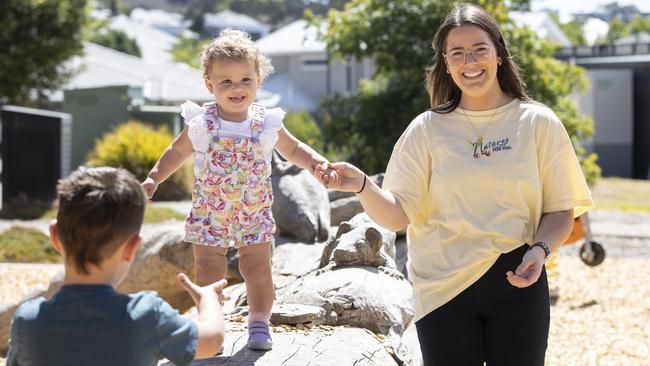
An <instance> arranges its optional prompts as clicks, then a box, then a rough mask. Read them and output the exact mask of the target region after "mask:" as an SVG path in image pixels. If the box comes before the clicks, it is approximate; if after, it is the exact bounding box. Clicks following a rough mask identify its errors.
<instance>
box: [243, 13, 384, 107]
mask: <svg viewBox="0 0 650 366" xmlns="http://www.w3.org/2000/svg"><path fill="white" fill-rule="evenodd" d="M256 44H257V47H258V48H259V49H260V51H261V52H262V53H264V54H266V55H268V56H269V57H270V58H271V62H272V63H273V67H274V68H275V72H274V73H273V74H271V76H270V77H269V79H268V80H266V81H265V82H264V85H263V87H264V89H265V90H268V91H269V92H272V93H275V94H279V95H280V100H279V102H278V105H279V106H280V107H282V108H284V109H287V110H307V111H314V110H315V109H316V108H317V107H318V104H319V101H320V99H321V98H322V97H324V96H328V95H333V94H335V93H338V94H343V95H345V94H348V93H350V92H354V91H356V90H357V89H358V87H359V83H360V81H361V80H362V79H369V78H371V77H372V75H373V73H374V64H373V62H372V61H371V60H370V59H364V60H360V61H358V60H353V59H347V60H340V59H334V58H332V57H331V56H330V55H329V53H328V52H327V49H326V45H325V43H324V42H323V41H321V40H319V39H318V30H317V29H316V27H314V26H311V25H309V24H308V23H307V22H306V21H305V20H297V21H294V22H292V23H290V24H288V25H286V26H285V27H282V28H280V29H278V30H276V31H275V32H273V33H271V34H269V35H268V36H266V37H264V38H261V39H259V40H258V41H257V42H256Z"/></svg>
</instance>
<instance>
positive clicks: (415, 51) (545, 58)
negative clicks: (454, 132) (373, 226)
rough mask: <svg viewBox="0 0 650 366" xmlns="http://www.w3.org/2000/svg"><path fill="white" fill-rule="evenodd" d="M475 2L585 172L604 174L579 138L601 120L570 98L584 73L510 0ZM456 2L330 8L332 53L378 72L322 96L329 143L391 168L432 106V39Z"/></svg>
mask: <svg viewBox="0 0 650 366" xmlns="http://www.w3.org/2000/svg"><path fill="white" fill-rule="evenodd" d="M472 2H474V3H477V4H479V5H481V6H482V7H483V8H485V9H486V10H487V11H488V12H490V13H491V14H493V15H494V16H495V18H496V19H497V21H498V22H499V23H501V24H502V29H503V31H504V36H505V37H506V39H507V40H508V41H509V44H510V49H511V52H512V54H513V55H514V58H515V61H516V62H517V63H518V65H519V66H520V67H521V68H522V71H523V76H524V78H525V80H526V82H527V84H528V92H529V94H530V96H531V97H532V98H534V99H536V100H538V101H540V102H542V103H544V104H546V105H548V106H549V107H550V108H552V109H553V110H554V111H555V113H557V114H558V116H559V117H560V119H561V120H562V121H563V123H564V124H565V126H566V128H567V131H568V133H569V134H570V136H571V137H572V140H573V142H574V146H575V147H576V148H577V152H578V155H579V156H580V159H581V162H582V163H583V171H584V172H585V174H586V175H587V178H588V180H589V181H593V179H594V178H595V177H596V176H597V175H598V168H597V166H596V165H595V163H594V161H595V155H589V156H585V153H584V150H583V149H581V148H580V144H579V142H580V141H581V140H583V139H584V138H586V137H588V136H589V135H590V134H592V133H593V122H592V121H591V119H590V118H588V117H586V116H583V115H580V114H578V113H577V110H576V106H575V103H574V102H572V101H571V99H570V97H569V96H570V94H571V93H573V92H574V91H579V90H582V89H584V88H585V87H586V85H587V81H586V78H585V76H584V71H583V70H582V69H580V68H579V67H576V66H574V65H570V64H568V63H564V62H561V61H558V60H555V59H554V58H553V54H554V52H555V51H556V49H555V47H554V46H553V45H551V44H549V43H546V42H543V41H541V40H540V39H538V38H537V37H536V36H535V34H534V33H533V32H532V31H530V30H527V29H521V28H516V27H514V26H513V25H512V23H511V22H510V20H509V19H508V13H507V8H506V6H505V4H504V2H503V0H474V1H472ZM453 5H454V1H451V0H444V1H443V0H404V1H389V0H354V1H352V2H351V3H349V4H348V5H347V6H346V7H345V10H344V11H330V13H329V14H328V17H327V20H326V21H327V23H328V28H327V32H326V34H324V35H323V37H324V39H325V41H326V42H327V47H328V50H329V51H330V53H332V54H333V55H334V56H335V57H337V56H339V57H356V58H364V57H370V58H373V59H374V61H375V66H376V74H375V76H374V77H373V79H372V80H370V81H366V82H364V83H362V84H361V86H360V88H359V90H358V92H357V93H356V94H353V95H350V96H348V97H343V96H334V97H331V98H325V99H324V100H323V101H322V104H321V106H322V111H321V114H320V115H321V117H320V118H321V122H322V124H323V134H324V136H325V141H327V143H328V145H327V147H326V148H328V149H331V148H332V147H333V146H336V147H338V146H345V147H346V150H347V151H348V153H349V155H348V156H347V157H345V158H346V160H349V161H351V162H352V163H356V164H359V165H360V166H362V167H363V168H364V169H365V170H367V171H368V172H369V173H376V172H379V171H382V170H383V169H385V167H386V163H387V162H388V158H389V157H390V154H391V151H392V147H393V145H394V143H395V141H397V139H398V138H399V136H400V135H401V133H402V132H403V131H404V129H405V128H406V126H407V125H408V123H409V122H410V121H411V120H412V119H413V118H414V117H415V116H417V115H418V114H420V113H422V112H423V111H424V110H426V109H427V108H429V102H428V101H429V99H428V96H427V93H426V90H425V87H424V75H425V69H426V67H427V66H429V65H431V64H432V62H433V58H434V52H433V50H432V49H431V41H432V39H433V35H434V33H435V30H436V29H437V28H438V26H439V25H440V24H441V22H442V20H443V19H444V16H445V15H446V14H447V13H448V12H449V11H450V10H451V8H452V7H453ZM313 21H314V22H317V20H313ZM336 149H337V148H334V150H336Z"/></svg>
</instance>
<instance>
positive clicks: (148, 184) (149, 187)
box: [140, 177, 158, 203]
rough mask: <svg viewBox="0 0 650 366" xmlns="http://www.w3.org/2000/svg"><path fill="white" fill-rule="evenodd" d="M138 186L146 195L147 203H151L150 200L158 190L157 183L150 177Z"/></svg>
mask: <svg viewBox="0 0 650 366" xmlns="http://www.w3.org/2000/svg"><path fill="white" fill-rule="evenodd" d="M140 185H141V186H142V188H143V189H144V192H145V194H146V195H147V199H149V202H150V203H151V198H152V197H153V194H154V193H155V192H156V189H158V182H156V181H155V180H154V179H153V178H151V177H147V179H145V180H144V182H142V183H140Z"/></svg>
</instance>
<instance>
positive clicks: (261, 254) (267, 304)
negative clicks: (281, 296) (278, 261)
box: [239, 243, 275, 314]
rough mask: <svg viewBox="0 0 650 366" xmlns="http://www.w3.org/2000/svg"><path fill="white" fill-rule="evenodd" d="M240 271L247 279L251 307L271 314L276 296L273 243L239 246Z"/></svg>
mask: <svg viewBox="0 0 650 366" xmlns="http://www.w3.org/2000/svg"><path fill="white" fill-rule="evenodd" d="M239 272H241V275H242V277H244V281H246V294H247V296H248V307H249V309H250V310H251V311H255V312H260V313H266V314H270V313H271V308H272V307H273V298H274V296H275V288H274V287H273V278H272V276H271V243H263V244H252V245H246V246H243V247H241V248H239Z"/></svg>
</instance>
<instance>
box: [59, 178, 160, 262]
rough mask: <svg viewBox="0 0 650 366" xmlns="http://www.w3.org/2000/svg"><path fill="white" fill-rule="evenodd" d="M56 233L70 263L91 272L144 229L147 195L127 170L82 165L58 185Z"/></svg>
mask: <svg viewBox="0 0 650 366" xmlns="http://www.w3.org/2000/svg"><path fill="white" fill-rule="evenodd" d="M57 194H58V206H59V211H58V214H57V224H56V226H57V231H58V235H59V239H60V241H61V244H62V245H63V250H64V253H65V257H66V258H65V259H66V261H70V263H72V264H73V265H74V266H75V267H76V268H77V270H78V271H79V272H81V273H84V274H88V273H89V272H88V268H87V265H88V264H94V265H96V266H100V264H101V262H102V260H103V259H104V258H106V257H107V256H110V255H112V254H113V253H115V251H116V250H117V249H118V248H119V247H120V245H121V244H123V243H124V241H125V240H127V239H128V238H129V237H130V236H131V235H133V234H137V233H138V232H139V231H140V227H141V226H142V220H143V218H144V209H145V206H146V202H147V201H146V197H145V193H144V190H143V189H142V186H141V185H140V183H139V182H138V181H137V180H136V179H135V178H134V177H133V175H131V173H129V172H128V171H126V170H124V169H119V168H111V167H99V168H86V167H80V168H79V169H77V170H75V171H74V172H72V174H70V175H69V176H68V177H67V178H65V179H62V180H60V181H59V184H58V186H57Z"/></svg>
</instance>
